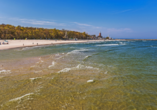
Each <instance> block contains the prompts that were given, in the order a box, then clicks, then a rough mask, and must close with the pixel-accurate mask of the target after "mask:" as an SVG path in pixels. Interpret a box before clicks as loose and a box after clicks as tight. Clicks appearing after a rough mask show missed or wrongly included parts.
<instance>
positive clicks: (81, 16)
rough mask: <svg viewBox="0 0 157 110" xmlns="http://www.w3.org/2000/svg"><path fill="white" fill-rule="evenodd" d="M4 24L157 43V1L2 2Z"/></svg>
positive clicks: (47, 0) (37, 0) (42, 0)
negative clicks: (150, 39) (141, 39)
mask: <svg viewBox="0 0 157 110" xmlns="http://www.w3.org/2000/svg"><path fill="white" fill-rule="evenodd" d="M2 23H4V24H11V25H15V26H17V25H21V26H32V27H43V28H57V29H68V30H74V31H81V32H84V31H85V32H86V33H88V34H95V35H98V34H99V32H101V33H102V36H104V37H106V36H108V35H109V36H111V37H113V38H156V39H157V0H0V24H2Z"/></svg>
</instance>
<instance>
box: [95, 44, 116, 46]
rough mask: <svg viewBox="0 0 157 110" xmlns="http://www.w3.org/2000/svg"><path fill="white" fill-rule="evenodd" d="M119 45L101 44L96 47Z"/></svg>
mask: <svg viewBox="0 0 157 110" xmlns="http://www.w3.org/2000/svg"><path fill="white" fill-rule="evenodd" d="M118 45H119V44H101V45H96V46H118Z"/></svg>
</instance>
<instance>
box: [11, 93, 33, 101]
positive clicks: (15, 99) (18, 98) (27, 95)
mask: <svg viewBox="0 0 157 110" xmlns="http://www.w3.org/2000/svg"><path fill="white" fill-rule="evenodd" d="M33 94H34V93H28V94H25V95H23V96H21V97H17V98H14V99H11V100H9V102H13V101H18V100H21V99H22V98H24V97H29V96H30V95H33Z"/></svg>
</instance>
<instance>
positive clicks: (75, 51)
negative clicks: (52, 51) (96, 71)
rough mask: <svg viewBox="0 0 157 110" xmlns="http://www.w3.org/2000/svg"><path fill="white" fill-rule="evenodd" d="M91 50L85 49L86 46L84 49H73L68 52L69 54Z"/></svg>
mask: <svg viewBox="0 0 157 110" xmlns="http://www.w3.org/2000/svg"><path fill="white" fill-rule="evenodd" d="M90 50H91V49H84V48H82V49H79V50H73V51H71V52H68V53H67V55H69V54H78V53H80V52H84V51H90Z"/></svg>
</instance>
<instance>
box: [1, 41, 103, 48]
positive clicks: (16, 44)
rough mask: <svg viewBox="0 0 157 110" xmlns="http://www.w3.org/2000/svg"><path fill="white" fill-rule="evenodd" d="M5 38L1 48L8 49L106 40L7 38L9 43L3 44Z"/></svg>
mask: <svg viewBox="0 0 157 110" xmlns="http://www.w3.org/2000/svg"><path fill="white" fill-rule="evenodd" d="M3 41H4V40H0V42H1V45H0V50H8V49H15V48H22V47H34V46H46V45H47V46H48V45H57V44H72V43H87V42H101V41H104V40H77V41H75V40H7V41H8V42H9V44H2V42H3Z"/></svg>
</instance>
